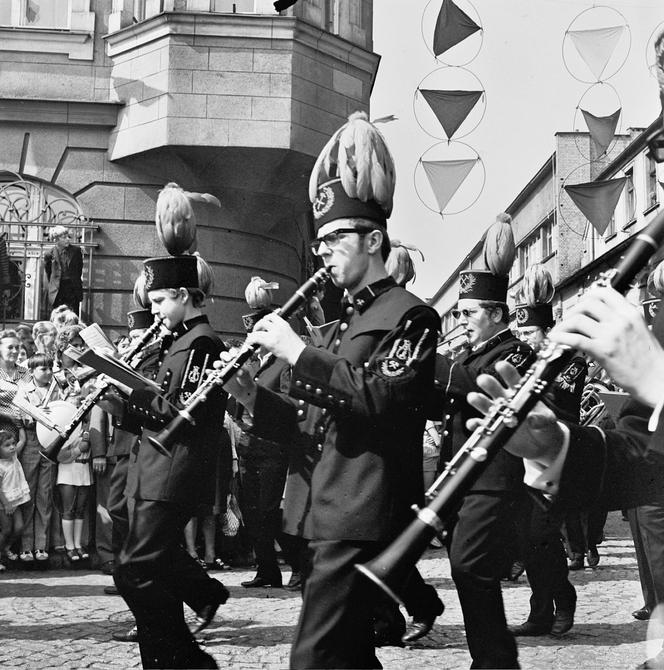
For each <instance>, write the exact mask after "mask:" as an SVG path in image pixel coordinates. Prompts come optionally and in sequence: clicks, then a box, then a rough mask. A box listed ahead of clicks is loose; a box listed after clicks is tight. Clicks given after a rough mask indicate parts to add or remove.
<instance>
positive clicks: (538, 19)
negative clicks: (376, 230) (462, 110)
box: [371, 0, 664, 299]
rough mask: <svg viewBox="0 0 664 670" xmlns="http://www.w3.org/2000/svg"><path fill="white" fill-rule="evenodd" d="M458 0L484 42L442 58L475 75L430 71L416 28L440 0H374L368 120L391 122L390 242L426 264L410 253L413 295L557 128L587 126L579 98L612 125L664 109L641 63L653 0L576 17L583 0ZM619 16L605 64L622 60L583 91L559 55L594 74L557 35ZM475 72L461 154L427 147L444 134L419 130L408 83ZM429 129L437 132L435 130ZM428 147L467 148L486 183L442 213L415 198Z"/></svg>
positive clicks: (448, 266)
mask: <svg viewBox="0 0 664 670" xmlns="http://www.w3.org/2000/svg"><path fill="white" fill-rule="evenodd" d="M455 2H456V4H457V5H458V6H459V7H460V8H461V9H463V10H464V11H465V12H467V13H468V14H469V15H470V16H471V18H473V19H474V20H475V21H477V18H478V17H479V21H477V22H478V23H480V24H481V25H482V27H483V33H482V36H481V39H480V36H479V34H478V35H476V36H471V37H470V38H468V40H467V41H466V44H464V45H460V46H459V47H455V49H457V52H456V53H453V52H452V50H450V51H449V52H448V55H447V59H448V60H451V59H452V58H454V59H455V60H454V62H455V64H462V63H463V61H464V60H466V59H467V58H470V57H472V56H473V55H474V53H477V56H476V57H475V58H474V60H472V62H470V63H468V64H467V65H464V67H465V69H466V70H469V71H470V72H471V73H472V74H468V73H466V72H461V71H460V70H459V68H454V70H446V71H437V72H434V71H436V70H439V68H443V67H444V63H442V62H439V61H436V59H435V58H434V56H433V53H432V52H431V51H430V48H431V46H430V40H429V44H427V43H426V42H425V39H423V32H424V33H425V35H426V34H427V32H432V30H433V24H435V21H436V17H437V15H438V11H439V8H440V6H441V4H442V0H430V2H429V1H427V0H408V1H406V0H374V3H373V4H374V33H373V38H374V51H375V52H376V53H378V54H380V56H381V61H380V65H379V68H378V73H377V76H376V81H375V84H374V89H373V92H372V96H371V118H372V119H377V118H380V117H384V116H388V115H390V114H393V115H395V116H396V117H398V118H397V120H396V121H393V122H390V123H385V124H381V125H380V129H381V131H382V132H383V134H384V135H385V137H386V139H387V142H388V144H389V146H390V149H391V151H392V154H393V156H394V159H395V164H396V170H397V186H396V193H395V205H394V210H393V213H392V217H391V219H390V221H389V225H388V230H389V232H390V235H391V236H392V237H396V238H399V239H400V240H402V241H404V242H408V243H410V244H413V245H415V246H417V247H418V248H419V249H420V250H421V251H422V253H423V254H424V257H425V261H424V262H422V261H421V259H420V258H419V256H417V255H416V256H414V257H415V258H416V261H415V262H416V271H417V277H416V279H415V281H414V283H412V284H411V286H410V288H411V290H412V291H413V292H414V293H416V294H417V295H418V296H419V297H421V298H422V299H427V298H429V297H431V296H433V295H434V294H435V292H436V290H437V289H438V288H439V287H440V285H441V284H442V283H443V281H445V279H447V277H448V276H449V275H450V273H451V272H452V271H453V270H454V269H455V268H456V266H457V265H458V264H459V263H460V262H461V260H462V259H463V258H464V256H465V255H466V254H467V253H468V251H470V249H471V248H472V247H473V246H474V244H475V243H476V242H477V241H478V240H479V239H480V237H481V235H482V234H483V232H484V230H486V228H488V226H489V225H491V223H493V221H494V220H495V217H496V214H498V213H499V212H501V211H504V209H506V208H507V206H508V205H509V204H510V203H511V202H512V200H513V199H514V198H515V197H516V196H517V195H518V193H519V192H520V191H521V190H522V189H523V187H524V186H525V185H526V184H527V183H528V182H529V181H530V179H531V178H532V177H533V176H534V175H535V173H536V172H537V171H538V170H539V168H540V167H541V166H542V165H543V164H544V163H545V161H546V160H547V159H548V158H549V156H550V155H551V154H552V153H553V150H554V136H555V133H556V132H562V131H571V130H586V126H585V123H584V121H583V118H582V116H581V115H580V114H579V113H578V111H576V108H577V106H578V105H579V101H580V100H581V99H582V96H584V94H585V96H586V97H585V98H583V100H584V101H585V102H584V107H586V108H589V109H588V111H592V112H595V113H596V115H599V114H597V112H601V113H606V114H609V113H610V112H611V111H614V109H615V107H614V109H609V108H610V107H612V106H613V105H614V104H615V105H616V106H617V105H618V104H620V105H621V106H622V110H623V111H622V118H621V120H620V125H619V128H618V130H619V131H623V132H624V131H625V130H626V129H627V128H629V127H635V128H638V127H641V128H643V127H647V126H648V125H650V124H651V123H652V122H653V121H654V120H655V118H656V117H657V115H658V114H659V113H660V109H661V108H660V103H659V95H658V92H659V89H658V85H657V81H656V79H655V78H654V77H653V76H652V74H651V73H650V72H649V70H648V64H649V63H650V64H652V63H653V61H654V52H653V50H652V42H653V39H654V36H653V32H656V33H659V32H660V30H661V29H664V2H662V0H622V1H620V2H607V3H606V4H605V5H604V4H603V5H602V6H601V7H599V8H597V9H592V11H585V12H584V10H589V9H591V8H592V7H593V4H592V3H591V2H589V1H588V0H472V4H471V0H455ZM605 7H609V9H605ZM473 8H474V9H473ZM612 10H617V12H619V14H618V13H616V12H614V11H612ZM582 12H584V13H583V14H581V13H582ZM579 15H580V16H579ZM621 15H622V17H624V18H622V17H621ZM423 19H424V22H423ZM423 23H424V28H423ZM624 23H626V24H627V26H628V27H629V36H630V37H631V46H630V45H629V40H628V39H627V37H624V38H623V40H622V41H621V42H620V43H619V45H618V49H617V50H616V55H615V58H614V59H613V60H612V61H610V63H609V66H608V67H607V71H609V70H615V69H617V68H619V66H620V61H621V60H623V59H624V60H625V62H624V65H623V66H622V67H621V68H620V69H618V72H617V73H616V74H615V75H614V76H611V77H610V78H608V79H607V80H606V84H603V85H601V86H595V87H594V88H593V89H592V90H590V91H589V92H587V91H588V89H589V87H590V86H591V84H590V83H584V82H580V81H577V80H576V79H575V78H574V77H573V76H572V74H570V72H569V71H568V69H566V65H565V60H564V59H563V54H564V55H565V59H566V62H567V66H568V67H569V68H570V69H571V70H572V72H573V73H574V74H575V75H577V76H579V77H580V78H582V79H587V80H588V82H590V80H591V79H592V75H591V74H590V73H589V72H588V70H585V69H584V67H585V66H584V65H583V63H582V62H580V61H579V59H578V56H576V55H575V53H574V51H573V49H571V48H570V40H569V37H568V38H567V40H565V33H566V31H567V30H568V29H570V26H571V29H572V30H578V29H588V28H596V27H605V26H607V25H612V24H613V25H620V24H624ZM480 44H481V46H480ZM563 44H565V47H564V49H563ZM647 45H650V49H649V50H647V48H646V47H647ZM628 47H629V50H628ZM625 56H626V58H624V57H625ZM445 57H446V56H445V55H443V56H441V58H445ZM607 73H608V72H607ZM475 77H477V79H479V81H480V82H481V84H482V86H483V89H484V90H485V92H486V109H485V112H484V116H483V117H481V114H480V112H481V106H480V105H479V104H478V107H477V108H476V110H475V111H474V112H473V113H472V114H474V116H472V114H471V118H469V121H468V123H469V124H471V126H472V125H473V124H472V123H471V122H473V121H478V122H479V123H478V125H477V127H476V128H475V129H474V130H472V132H470V133H469V134H468V135H467V136H466V137H463V138H461V141H462V142H464V143H466V144H467V145H469V147H470V149H467V148H464V147H460V145H457V148H456V149H455V147H451V148H449V149H448V148H446V147H445V146H444V145H443V146H442V148H441V146H439V147H437V148H436V149H431V147H432V146H433V145H435V144H437V143H439V142H440V141H441V140H440V139H436V138H434V137H431V136H430V135H428V134H427V133H426V132H425V130H423V128H422V127H421V125H420V124H422V125H424V126H425V128H426V129H428V130H429V131H430V132H431V131H433V132H434V133H435V132H436V127H435V124H431V123H430V122H429V121H428V119H427V118H426V113H427V111H428V110H427V108H426V106H424V107H423V106H422V103H423V101H422V100H421V99H420V100H418V101H416V102H415V103H414V93H415V91H416V89H417V88H418V86H419V85H421V82H423V80H424V82H423V83H422V87H423V88H460V89H470V88H474V87H475V86H476V84H477V80H476V79H475ZM425 78H427V79H425ZM473 82H474V83H473ZM609 84H610V85H611V86H612V87H613V89H615V92H617V97H616V93H614V92H613V89H610V87H609V86H608V85H609ZM480 117H481V118H480ZM418 120H419V122H418ZM468 129H470V126H462V127H461V128H460V131H459V132H460V134H463V133H464V132H465V131H466V130H468ZM438 132H440V134H441V137H442V131H438ZM430 149H431V151H430V153H429V154H428V155H427V156H426V157H425V159H434V160H435V159H439V158H457V157H466V154H468V156H470V155H472V151H473V150H474V151H475V152H476V153H477V154H478V155H479V156H480V157H481V159H482V163H483V165H484V168H485V174H486V178H485V183H484V186H483V188H482V190H481V194H480V195H479V198H478V199H477V200H476V202H475V203H474V204H472V205H471V206H469V207H468V209H466V211H465V212H462V213H459V214H454V215H449V216H448V215H445V216H443V217H441V216H440V214H439V213H437V212H434V211H431V210H430V209H428V208H427V207H426V206H425V205H424V204H423V203H422V201H421V200H420V197H419V196H418V194H417V191H416V187H415V179H414V177H415V175H416V166H417V164H418V161H419V159H420V157H421V156H422V154H424V153H425V152H426V151H427V150H430ZM448 151H449V152H453V151H456V153H446V152H448ZM462 154H463V155H462ZM477 169H478V168H477V167H476V168H473V170H474V172H473V173H471V174H472V175H473V181H472V182H471V181H470V179H471V178H470V177H469V183H468V185H467V187H468V188H467V189H466V193H462V192H461V190H460V192H459V196H458V197H460V198H462V199H461V201H459V202H458V203H456V204H457V207H456V208H462V207H465V206H466V205H469V204H470V202H471V200H472V197H473V196H474V194H476V193H478V192H479V191H480V188H481V178H480V177H481V170H480V171H479V172H477V174H475V172H476V171H477ZM420 170H421V168H420ZM417 174H418V181H417V185H418V189H419V190H420V192H421V194H422V196H423V197H424V198H425V200H428V201H429V202H430V203H431V200H430V198H431V195H430V192H428V191H427V190H426V183H424V188H423V187H422V183H423V182H422V181H421V179H420V177H421V173H420V171H418V172H417ZM471 187H472V188H471ZM471 191H472V193H471ZM462 196H463V197H462ZM452 205H455V201H454V200H452V201H451V202H450V206H452Z"/></svg>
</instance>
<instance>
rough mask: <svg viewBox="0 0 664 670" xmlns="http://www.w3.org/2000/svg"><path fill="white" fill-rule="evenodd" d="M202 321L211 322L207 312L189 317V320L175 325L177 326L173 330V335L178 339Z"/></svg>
mask: <svg viewBox="0 0 664 670" xmlns="http://www.w3.org/2000/svg"><path fill="white" fill-rule="evenodd" d="M201 323H209V321H208V318H207V316H205V314H201V315H200V316H195V317H194V318H193V319H189V320H188V321H183V322H182V323H179V324H178V325H177V326H175V328H173V330H172V332H171V337H173V338H174V339H176V338H178V337H180V336H181V335H184V334H185V333H186V332H187V331H189V330H191V329H192V328H193V327H194V326H198V325H200V324H201Z"/></svg>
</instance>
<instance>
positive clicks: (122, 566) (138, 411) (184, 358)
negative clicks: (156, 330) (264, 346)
mask: <svg viewBox="0 0 664 670" xmlns="http://www.w3.org/2000/svg"><path fill="white" fill-rule="evenodd" d="M143 265H144V273H145V290H146V291H147V295H148V298H149V299H150V302H151V303H152V313H153V314H155V315H159V317H160V318H161V319H162V320H163V325H164V327H165V328H167V329H168V330H169V331H170V334H169V335H166V336H165V337H164V338H163V340H162V343H161V348H160V354H159V363H158V365H159V369H158V372H157V374H156V377H155V382H156V383H157V384H158V385H159V387H160V393H157V392H155V391H153V390H151V389H149V388H145V389H137V390H134V391H133V392H132V393H131V394H130V395H129V398H128V400H127V401H122V400H121V399H120V398H119V396H111V398H108V397H107V399H105V400H104V401H102V403H101V404H102V405H103V406H104V407H105V408H106V409H107V410H108V411H111V412H112V413H113V414H115V415H119V416H121V422H120V427H122V428H130V427H132V425H133V426H136V424H138V425H139V426H140V427H141V431H140V443H139V445H138V449H134V450H133V453H132V455H131V458H130V463H129V474H128V483H127V495H128V496H129V497H131V498H132V499H133V504H132V505H131V506H130V510H129V511H130V517H129V534H128V536H127V539H126V541H125V544H124V547H123V549H122V551H121V553H120V557H119V565H118V566H117V567H116V568H115V571H114V579H115V584H116V586H117V588H118V591H119V592H120V594H121V595H122V597H123V598H124V599H125V601H126V602H127V604H128V605H129V607H130V609H131V611H132V612H133V614H134V617H135V619H136V625H137V629H138V642H139V646H140V650H141V661H142V663H143V667H145V668H216V667H217V665H216V663H215V661H214V659H213V658H212V656H210V655H209V654H207V653H205V652H203V651H202V650H201V649H200V648H199V646H198V644H197V643H196V641H195V639H194V637H193V635H192V634H191V632H190V631H189V629H188V627H187V625H186V623H185V620H184V613H183V607H182V604H183V602H187V603H188V604H189V605H190V606H191V607H192V609H194V610H195V611H196V612H197V614H198V617H199V626H198V628H197V629H196V631H195V632H197V631H198V630H201V629H202V628H204V627H205V626H207V625H209V623H210V622H211V621H212V619H213V617H214V615H215V613H216V611H217V609H218V607H219V605H220V604H223V603H224V602H226V599H227V598H228V591H227V589H226V588H225V587H224V586H223V584H221V582H219V581H217V580H215V579H212V578H210V577H209V575H208V574H207V573H206V572H205V570H204V569H203V568H202V567H201V566H200V565H199V564H198V563H197V562H196V561H195V560H194V559H193V558H192V557H191V556H189V554H188V553H187V552H186V551H185V549H184V547H183V546H182V538H183V533H184V527H185V525H186V523H187V522H188V521H189V519H190V518H191V517H192V515H193V514H194V513H195V511H196V509H197V507H198V505H199V504H201V503H207V504H211V503H212V502H213V500H214V473H215V469H216V468H215V465H216V456H217V450H218V439H219V437H218V426H219V421H220V417H222V416H223V414H224V411H225V405H226V402H225V396H224V394H223V393H221V392H217V393H212V394H210V397H209V399H208V401H207V402H206V403H205V405H204V407H203V408H202V409H201V410H200V411H199V412H197V416H196V426H195V427H188V428H187V430H185V431H183V433H182V434H181V437H179V438H178V440H177V442H176V443H175V445H174V447H173V449H172V452H171V454H170V455H166V454H164V453H162V452H160V451H157V450H156V449H155V448H154V447H153V446H152V445H151V444H149V442H148V440H147V438H148V436H150V435H153V434H154V433H155V432H156V431H158V430H160V429H161V428H163V427H164V425H166V424H167V423H169V422H170V421H171V420H172V419H173V418H174V417H175V416H176V414H177V411H178V410H179V409H180V408H181V407H182V406H183V403H184V402H185V401H186V400H187V398H188V397H189V395H190V394H191V393H192V392H193V391H195V389H196V388H197V387H198V385H199V384H200V383H201V381H202V380H203V379H204V377H205V373H206V371H207V370H208V369H209V368H211V365H212V361H213V360H214V359H216V358H217V357H218V356H219V353H220V352H221V351H222V349H223V344H222V342H221V340H220V339H219V338H218V337H217V335H216V334H215V333H214V331H213V330H212V328H211V326H210V324H209V322H208V319H207V317H206V316H205V314H204V313H203V302H204V300H205V298H206V297H207V295H208V291H209V289H210V288H211V274H210V273H209V267H208V266H207V264H205V262H204V261H203V260H202V259H201V258H200V257H197V256H192V255H178V256H167V257H161V258H150V259H147V260H146V261H144V263H143ZM199 274H200V277H199Z"/></svg>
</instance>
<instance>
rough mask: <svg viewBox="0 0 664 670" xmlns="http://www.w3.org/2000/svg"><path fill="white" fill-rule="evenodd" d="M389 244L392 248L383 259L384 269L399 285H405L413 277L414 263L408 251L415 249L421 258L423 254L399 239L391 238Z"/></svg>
mask: <svg viewBox="0 0 664 670" xmlns="http://www.w3.org/2000/svg"><path fill="white" fill-rule="evenodd" d="M391 244H392V249H391V251H390V255H389V256H388V257H387V260H386V261H385V269H386V270H387V274H388V275H390V276H391V277H393V278H394V281H396V283H397V284H399V286H405V285H406V284H407V283H408V282H409V281H411V280H413V279H415V264H414V263H413V259H412V258H411V255H410V253H408V252H409V251H417V252H418V253H419V254H420V256H421V257H422V260H424V254H423V253H422V252H421V251H420V250H419V249H418V248H417V247H414V246H412V245H409V244H405V243H403V242H401V241H400V240H396V239H393V240H392V241H391Z"/></svg>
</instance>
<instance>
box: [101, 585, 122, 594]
mask: <svg viewBox="0 0 664 670" xmlns="http://www.w3.org/2000/svg"><path fill="white" fill-rule="evenodd" d="M104 593H105V594H106V595H107V596H119V595H120V592H119V591H118V587H117V586H115V584H111V585H110V586H104Z"/></svg>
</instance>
